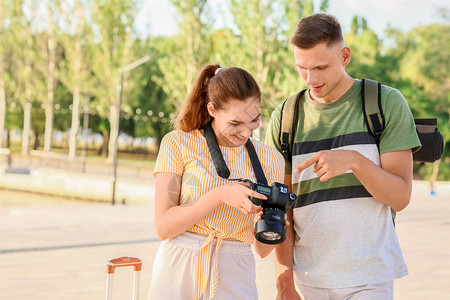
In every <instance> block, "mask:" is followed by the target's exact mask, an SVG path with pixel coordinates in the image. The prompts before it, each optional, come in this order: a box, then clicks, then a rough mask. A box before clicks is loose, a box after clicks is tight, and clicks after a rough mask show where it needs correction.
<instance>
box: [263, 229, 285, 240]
mask: <svg viewBox="0 0 450 300" xmlns="http://www.w3.org/2000/svg"><path fill="white" fill-rule="evenodd" d="M261 235H262V237H263V238H264V239H265V240H267V241H278V240H279V239H281V234H279V233H278V232H272V231H266V232H261Z"/></svg>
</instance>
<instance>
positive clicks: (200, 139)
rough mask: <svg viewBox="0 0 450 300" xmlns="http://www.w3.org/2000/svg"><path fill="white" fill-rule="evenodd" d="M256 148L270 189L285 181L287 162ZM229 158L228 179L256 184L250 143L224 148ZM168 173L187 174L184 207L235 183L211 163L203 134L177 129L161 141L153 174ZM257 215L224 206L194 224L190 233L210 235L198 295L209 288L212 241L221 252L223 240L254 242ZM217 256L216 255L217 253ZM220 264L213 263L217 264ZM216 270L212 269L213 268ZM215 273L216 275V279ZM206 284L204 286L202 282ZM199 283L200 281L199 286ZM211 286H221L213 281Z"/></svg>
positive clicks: (182, 198)
mask: <svg viewBox="0 0 450 300" xmlns="http://www.w3.org/2000/svg"><path fill="white" fill-rule="evenodd" d="M251 141H252V143H253V146H254V147H255V150H256V153H257V154H258V158H259V160H260V162H261V166H262V169H263V171H264V174H265V176H266V178H267V182H268V184H269V185H271V184H272V183H273V182H283V180H284V160H283V157H282V156H281V154H280V153H279V152H278V151H277V150H275V149H274V148H272V147H270V146H268V145H265V144H263V143H261V142H260V141H258V140H255V139H251ZM219 147H220V150H221V151H222V154H223V157H224V160H225V162H226V164H227V166H228V169H229V170H230V176H229V179H235V178H244V179H249V180H251V181H253V182H256V177H255V174H254V171H253V168H252V165H251V162H250V157H249V155H248V152H247V148H246V147H245V145H242V146H239V147H223V146H219ZM161 172H166V173H174V174H178V175H180V176H182V186H181V194H180V199H179V204H178V205H180V206H187V205H191V204H192V203H194V202H195V201H197V199H198V198H199V197H200V196H201V195H203V194H205V193H206V192H208V191H210V190H212V189H214V188H216V187H220V186H223V185H227V184H229V183H231V181H229V180H227V179H224V178H221V177H219V175H218V174H217V171H216V169H215V166H214V163H213V161H212V158H211V155H210V152H209V149H208V145H207V143H206V139H205V137H204V136H203V135H202V134H201V132H200V131H199V130H193V131H190V132H184V131H181V130H176V131H172V132H170V133H168V134H167V135H166V136H165V137H164V138H163V140H162V142H161V147H160V151H159V154H158V158H157V160H156V166H155V169H154V174H155V175H156V174H157V173H161ZM253 218H254V215H245V214H244V213H242V212H241V211H240V210H238V209H237V208H234V207H231V206H228V205H226V204H222V205H220V206H219V207H217V208H216V209H215V210H213V211H212V212H210V213H209V214H208V215H206V216H205V217H203V218H202V219H201V220H199V221H198V222H197V223H195V224H194V225H193V226H192V227H191V228H189V229H188V231H190V232H193V233H199V234H203V235H207V236H208V237H207V238H205V244H204V245H203V247H202V249H201V250H200V252H199V262H200V263H199V266H198V267H199V269H198V272H197V274H202V275H203V276H201V275H199V276H197V278H196V290H198V291H196V293H197V296H199V295H201V293H203V291H204V287H205V286H206V281H207V278H208V273H209V262H208V258H209V252H210V251H211V242H212V239H214V238H217V244H216V249H215V251H218V250H219V248H220V245H221V241H222V240H223V239H225V238H233V239H236V240H239V241H241V242H244V243H247V244H252V243H253V241H254V236H253V231H254V228H253ZM216 254H217V252H216ZM215 263H217V262H216V261H213V264H215ZM214 268H215V266H213V269H214ZM216 273H217V266H216V270H213V272H212V275H211V276H213V277H215V276H216V275H217V274H216ZM200 281H201V282H200ZM199 282H200V283H199ZM212 283H213V284H212V285H214V284H217V282H216V280H214V278H213V280H212Z"/></svg>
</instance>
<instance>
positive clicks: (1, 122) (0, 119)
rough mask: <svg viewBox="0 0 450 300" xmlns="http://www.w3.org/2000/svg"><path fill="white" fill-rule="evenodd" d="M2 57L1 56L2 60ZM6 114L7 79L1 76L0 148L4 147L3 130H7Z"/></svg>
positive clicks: (0, 68) (1, 72) (0, 62)
mask: <svg viewBox="0 0 450 300" xmlns="http://www.w3.org/2000/svg"><path fill="white" fill-rule="evenodd" d="M1 59H2V57H1V56H0V60H1ZM0 74H3V71H2V61H0ZM5 116H6V97H5V81H4V80H3V79H2V78H0V148H2V147H3V131H4V130H5Z"/></svg>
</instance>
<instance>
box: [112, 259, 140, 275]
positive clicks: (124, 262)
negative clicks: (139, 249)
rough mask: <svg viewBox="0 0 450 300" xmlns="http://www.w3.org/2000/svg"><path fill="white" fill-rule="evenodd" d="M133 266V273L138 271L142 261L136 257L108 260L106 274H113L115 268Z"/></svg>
mask: <svg viewBox="0 0 450 300" xmlns="http://www.w3.org/2000/svg"><path fill="white" fill-rule="evenodd" d="M128 266H133V267H134V270H135V271H140V270H141V268H142V261H141V260H140V259H139V258H136V257H128V256H123V257H119V258H115V259H111V260H108V262H107V263H106V273H108V274H114V271H115V269H116V268H119V267H128Z"/></svg>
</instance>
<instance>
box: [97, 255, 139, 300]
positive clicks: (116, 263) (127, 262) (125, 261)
mask: <svg viewBox="0 0 450 300" xmlns="http://www.w3.org/2000/svg"><path fill="white" fill-rule="evenodd" d="M128 266H132V267H133V268H134V279H133V300H139V281H140V280H139V279H140V274H141V268H142V261H141V260H140V259H139V258H136V257H128V256H123V257H120V258H115V259H111V260H108V262H107V263H106V273H107V274H106V300H110V299H111V298H112V285H113V275H114V271H115V269H116V268H119V267H128Z"/></svg>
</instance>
